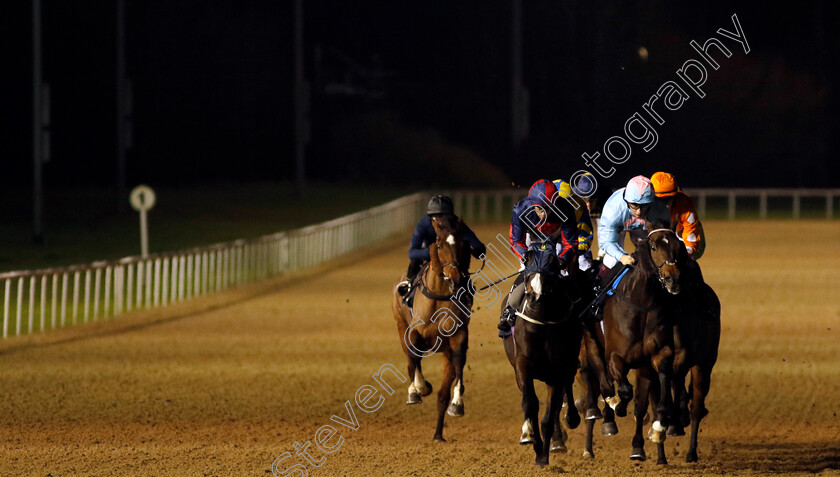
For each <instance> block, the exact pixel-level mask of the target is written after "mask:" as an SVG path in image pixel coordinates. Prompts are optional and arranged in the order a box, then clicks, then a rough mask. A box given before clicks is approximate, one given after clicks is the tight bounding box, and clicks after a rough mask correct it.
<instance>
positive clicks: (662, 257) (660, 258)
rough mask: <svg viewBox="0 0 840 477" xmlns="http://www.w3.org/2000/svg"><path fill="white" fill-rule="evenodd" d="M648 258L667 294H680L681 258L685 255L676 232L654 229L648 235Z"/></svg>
mask: <svg viewBox="0 0 840 477" xmlns="http://www.w3.org/2000/svg"><path fill="white" fill-rule="evenodd" d="M648 243H649V244H650V257H651V260H652V261H653V266H654V267H655V268H656V271H657V275H658V278H659V281H660V283H662V286H664V287H665V289H666V290H668V293H670V294H672V295H676V294H677V293H679V292H680V283H679V281H680V267H679V265H680V264H681V263H683V262H682V260H681V258H682V255H681V254H683V253H685V246H683V243H682V241H680V239H679V237H678V236H677V234H676V232H674V231H673V230H671V229H665V228H663V229H655V230H652V231H651V232H649V233H648Z"/></svg>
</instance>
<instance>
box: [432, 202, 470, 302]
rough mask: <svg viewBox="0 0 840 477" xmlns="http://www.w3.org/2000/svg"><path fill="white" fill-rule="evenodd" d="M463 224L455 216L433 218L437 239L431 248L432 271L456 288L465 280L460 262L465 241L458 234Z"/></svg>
mask: <svg viewBox="0 0 840 477" xmlns="http://www.w3.org/2000/svg"><path fill="white" fill-rule="evenodd" d="M462 223H463V222H462V221H461V219H460V218H457V217H455V216H453V215H436V216H433V217H432V227H434V229H435V233H436V234H437V238H436V240H435V243H434V244H432V245H430V246H429V255H430V257H431V259H432V264H431V265H432V270H433V271H435V272H436V273H439V274H441V275H443V278H444V279H445V280H446V281H448V282H449V283H450V285H451V286H452V287H453V288H454V287H455V286H457V285H458V284H459V283H461V279H462V278H463V276H462V272H461V266H460V260H461V257H462V253H463V249H464V241H463V239H462V238H461V236H460V234H459V233H458V232H459V230H460V228H461V224H462Z"/></svg>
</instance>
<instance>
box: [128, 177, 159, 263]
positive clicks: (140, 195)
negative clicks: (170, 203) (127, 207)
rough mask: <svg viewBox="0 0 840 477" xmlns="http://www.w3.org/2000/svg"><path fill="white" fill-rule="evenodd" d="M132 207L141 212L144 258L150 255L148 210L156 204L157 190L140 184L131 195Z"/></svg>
mask: <svg viewBox="0 0 840 477" xmlns="http://www.w3.org/2000/svg"><path fill="white" fill-rule="evenodd" d="M129 202H131V207H132V208H133V209H134V210H136V211H138V212H140V253H141V254H142V256H143V258H146V257H148V256H149V227H148V225H147V223H146V212H148V211H149V210H152V207H154V206H155V191H153V190H152V188H151V187H149V186H147V185H139V186H137V187H135V188H134V189H133V190H132V191H131V195H129Z"/></svg>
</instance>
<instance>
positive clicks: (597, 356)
mask: <svg viewBox="0 0 840 477" xmlns="http://www.w3.org/2000/svg"><path fill="white" fill-rule="evenodd" d="M604 347H605V342H604V333H603V331H602V330H601V327H600V325H599V324H598V323H592V322H586V323H585V324H584V329H583V339H582V340H581V345H580V355H579V357H578V359H579V360H580V370H579V371H578V384H579V386H580V388H581V389H582V392H581V394H580V398H579V402H580V405H579V407H581V408H583V409H585V414H584V416H585V422H586V426H585V436H586V438H585V442H584V448H583V457H586V458H589V459H594V458H595V452H594V451H593V450H592V439H593V434H594V428H595V421H596V420H599V419H603V420H604V422H603V423H602V424H601V434H603V435H605V436H614V435H616V434H618V426H617V425H616V423H615V412H614V411H613V409H612V408H611V407H610V406H609V405H608V404H606V403H604V412H603V413H602V412H601V409H600V408H599V407H598V396H604V397H605V398H606V397H608V396H609V394H607V393H609V392H610V391H611V390H612V382H611V381H609V374H608V373H607V370H606V366H605V363H606V359H605V350H604Z"/></svg>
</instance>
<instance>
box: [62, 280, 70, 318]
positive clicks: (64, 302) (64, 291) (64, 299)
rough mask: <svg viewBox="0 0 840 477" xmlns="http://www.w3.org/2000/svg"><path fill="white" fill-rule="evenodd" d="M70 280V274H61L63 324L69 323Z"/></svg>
mask: <svg viewBox="0 0 840 477" xmlns="http://www.w3.org/2000/svg"><path fill="white" fill-rule="evenodd" d="M69 281H70V274H69V273H67V272H65V273H63V274H62V275H61V326H62V327H64V326H65V325H66V324H67V286H68V284H67V282H69Z"/></svg>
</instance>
